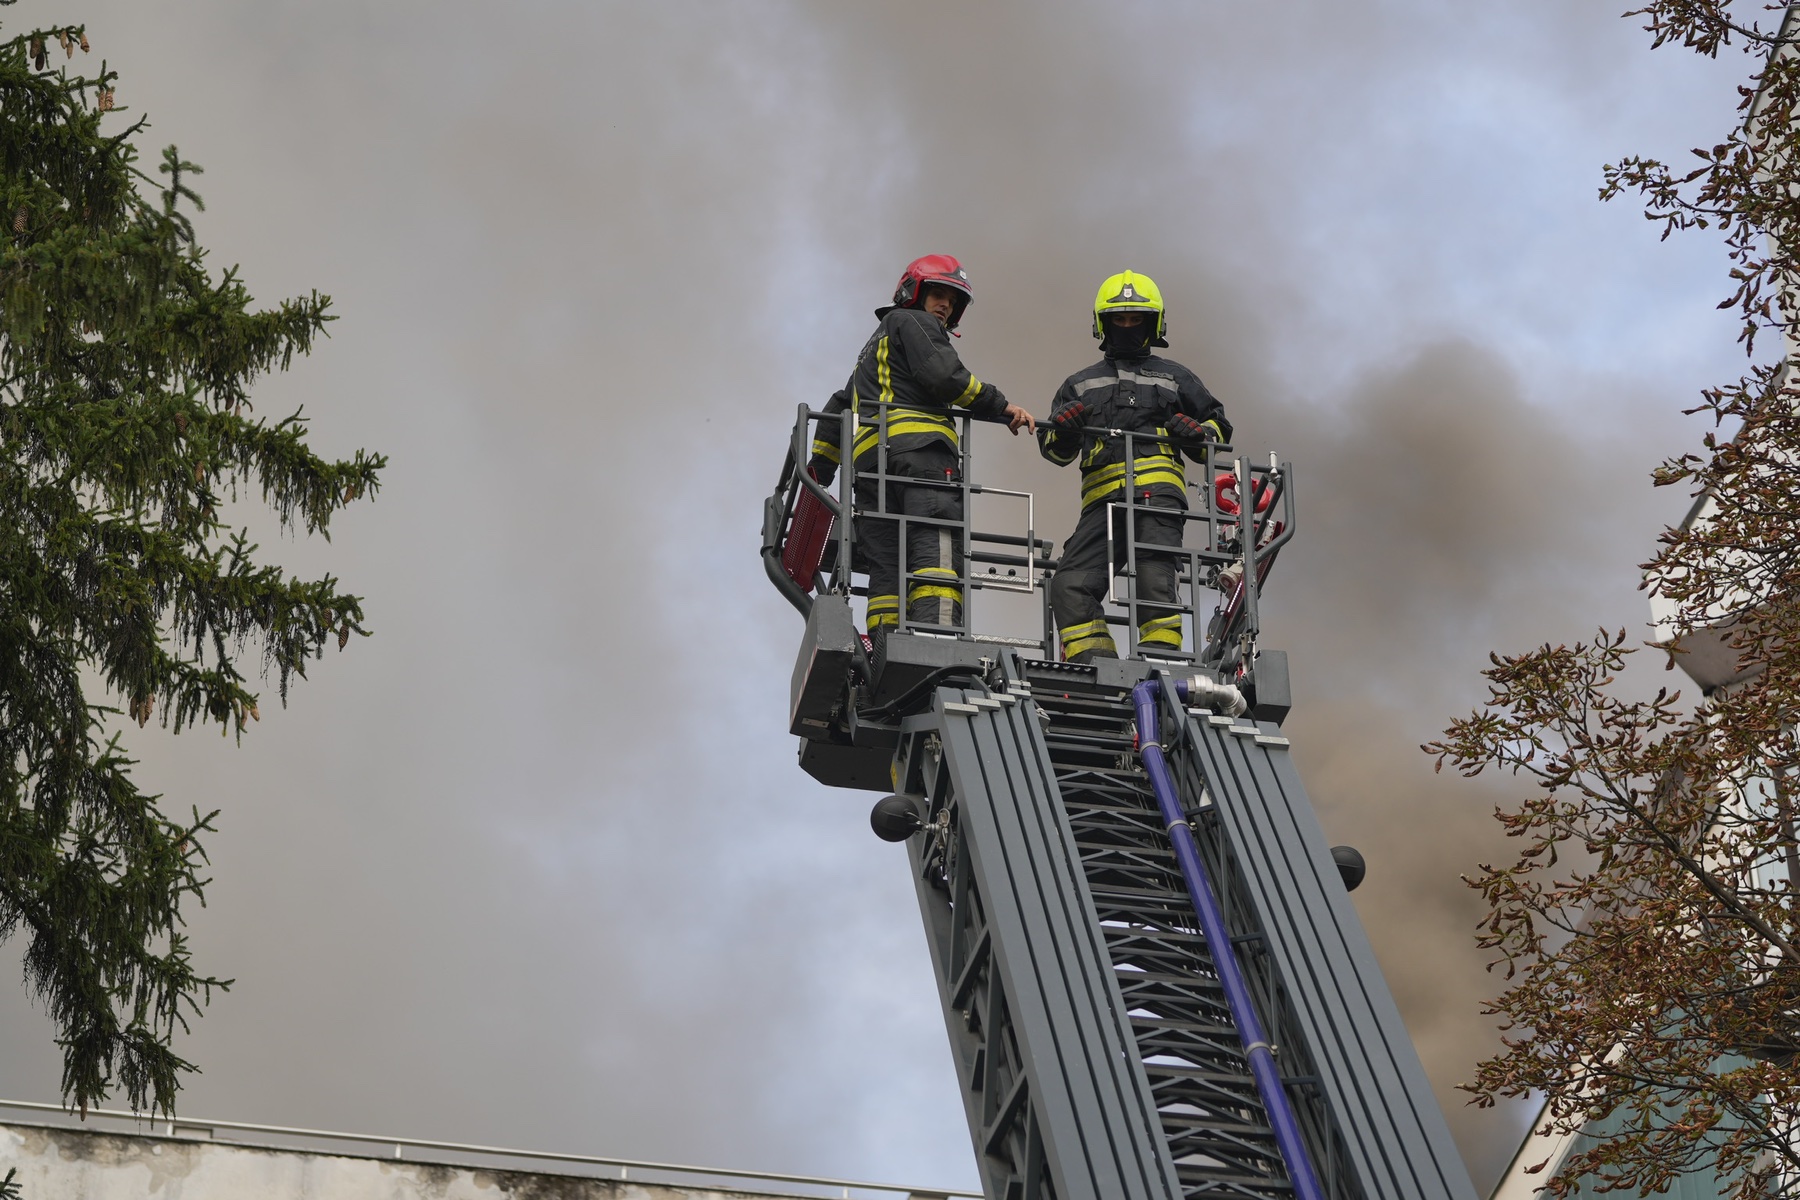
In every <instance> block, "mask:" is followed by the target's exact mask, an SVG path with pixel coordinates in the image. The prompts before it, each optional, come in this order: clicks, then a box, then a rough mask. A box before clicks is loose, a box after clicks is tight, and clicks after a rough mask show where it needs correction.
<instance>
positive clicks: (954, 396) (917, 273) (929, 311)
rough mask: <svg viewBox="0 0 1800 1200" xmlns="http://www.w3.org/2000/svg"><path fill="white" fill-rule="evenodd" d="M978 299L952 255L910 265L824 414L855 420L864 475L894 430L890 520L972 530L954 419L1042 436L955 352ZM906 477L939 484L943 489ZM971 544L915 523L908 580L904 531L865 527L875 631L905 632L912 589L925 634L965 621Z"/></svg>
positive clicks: (825, 435)
mask: <svg viewBox="0 0 1800 1200" xmlns="http://www.w3.org/2000/svg"><path fill="white" fill-rule="evenodd" d="M972 298H973V293H972V292H971V291H970V288H969V276H968V273H967V272H966V271H964V270H963V267H962V264H961V263H959V262H957V261H956V259H954V258H952V257H951V256H950V255H948V254H928V255H926V256H925V257H923V258H920V259H915V260H914V261H913V262H911V263H909V264H908V265H907V268H906V271H905V273H904V274H902V275H901V276H900V284H899V286H898V287H896V288H895V289H894V302H893V304H891V305H888V306H887V307H884V308H878V309H876V310H875V316H876V317H877V318H879V320H880V324H879V325H877V326H876V327H875V332H874V333H872V334H870V335H869V340H868V341H867V342H865V343H864V344H863V348H862V352H861V353H860V354H858V355H857V358H856V369H855V370H854V371H852V372H851V373H850V380H849V382H848V383H846V384H845V385H844V389H843V390H842V391H840V392H838V393H837V394H836V395H834V396H832V398H831V401H830V403H829V404H827V405H826V406H825V408H826V411H827V412H829V413H842V412H843V411H844V410H845V409H846V408H852V407H853V408H854V409H855V411H856V425H855V430H856V434H855V439H856V444H855V446H854V447H853V448H852V452H851V457H852V460H853V461H854V462H855V469H856V470H857V471H858V472H859V473H861V472H872V471H874V470H876V468H877V466H878V464H879V461H880V453H881V450H880V448H881V434H882V430H883V427H884V425H885V428H886V432H887V474H888V476H889V479H890V482H889V483H888V489H887V496H886V497H885V499H886V506H885V511H887V512H889V513H903V514H905V515H906V516H909V517H925V518H935V519H938V520H943V521H961V520H962V515H963V503H962V496H963V493H962V489H961V488H960V487H945V486H941V485H943V484H958V483H960V482H961V480H962V471H961V467H960V461H961V460H960V457H959V454H958V449H957V438H956V424H955V421H954V416H955V414H956V411H957V410H958V409H962V410H965V411H967V412H968V413H969V414H970V415H971V416H973V417H975V418H976V419H978V420H983V421H1004V422H1006V424H1007V425H1008V426H1010V427H1011V429H1012V432H1013V433H1014V434H1015V435H1016V434H1017V433H1018V432H1019V430H1020V429H1029V430H1031V431H1032V432H1034V433H1035V432H1036V430H1037V423H1036V421H1035V420H1034V419H1033V418H1032V416H1031V414H1030V413H1028V412H1026V411H1025V410H1024V409H1022V408H1020V407H1019V406H1018V405H1016V404H1009V403H1008V402H1007V400H1006V397H1005V396H1004V395H1002V394H1001V392H1000V389H999V388H997V387H995V386H994V385H993V384H991V383H983V382H982V381H981V380H979V379H977V378H975V376H973V375H971V374H970V373H969V370H968V368H967V367H965V366H963V364H962V360H961V359H960V358H959V357H957V353H956V347H955V346H953V345H951V342H950V331H951V330H953V329H955V328H956V326H957V323H958V322H959V321H961V320H962V315H963V311H964V310H965V309H967V308H968V306H969V301H970V300H971V299H972ZM838 430H839V426H838V423H837V422H835V421H825V422H821V423H820V425H819V427H818V436H817V437H816V438H815V440H814V441H813V445H812V451H813V454H812V460H811V463H810V464H809V466H810V468H811V470H812V472H813V474H814V476H815V477H816V478H817V479H818V480H819V481H820V482H821V483H829V482H831V479H832V476H833V475H834V474H835V472H836V470H837V467H838V464H839V463H840V462H842V461H843V448H842V447H841V446H839V445H838V437H839V432H838ZM896 478H898V479H899V480H906V479H916V480H929V481H931V482H933V483H937V484H939V485H940V486H937V487H932V486H928V485H927V484H924V483H911V484H909V483H905V482H896V481H895V480H896ZM878 499H880V497H879V496H878V494H877V488H876V484H875V481H874V480H869V479H860V478H859V479H858V480H857V481H856V487H855V503H856V508H857V509H858V511H859V514H860V513H865V512H868V511H869V510H873V509H875V508H876V507H877V503H876V502H877V500H878ZM962 555H963V547H962V538H961V535H960V533H957V532H954V531H952V530H951V529H949V528H947V527H945V526H942V525H934V524H928V523H926V522H925V521H919V522H913V521H908V522H907V536H906V560H905V565H906V573H907V578H906V579H905V580H902V578H901V573H900V567H901V558H900V523H899V522H898V521H896V520H891V519H884V518H881V517H876V516H865V515H859V516H858V517H857V520H856V562H855V563H854V566H855V568H856V569H857V570H859V571H864V572H867V574H868V576H869V610H868V623H869V633H870V635H871V637H872V638H874V639H876V640H877V641H878V642H880V641H883V640H885V635H886V632H887V631H888V630H889V629H892V628H893V627H894V626H895V625H897V624H899V620H900V592H901V586H902V583H904V584H905V590H906V619H907V621H908V622H913V621H917V622H920V623H922V624H926V625H948V626H959V625H961V624H962V601H963V590H962V582H961V581H962V573H963V559H962Z"/></svg>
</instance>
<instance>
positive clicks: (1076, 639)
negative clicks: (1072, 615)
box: [1056, 619, 1119, 658]
mask: <svg viewBox="0 0 1800 1200" xmlns="http://www.w3.org/2000/svg"><path fill="white" fill-rule="evenodd" d="M1056 636H1057V637H1058V638H1060V639H1061V640H1062V647H1063V656H1064V657H1065V658H1074V657H1075V656H1076V655H1077V654H1080V653H1082V652H1083V651H1086V650H1110V651H1112V652H1113V653H1114V654H1117V653H1118V652H1119V647H1118V646H1117V645H1116V644H1115V643H1114V642H1113V639H1112V634H1111V633H1109V632H1107V629H1106V621H1105V620H1104V619H1101V620H1098V621H1083V622H1082V623H1081V624H1079V625H1066V626H1064V627H1063V628H1061V629H1058V630H1057V631H1056Z"/></svg>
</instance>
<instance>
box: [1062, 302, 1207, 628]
mask: <svg viewBox="0 0 1800 1200" xmlns="http://www.w3.org/2000/svg"><path fill="white" fill-rule="evenodd" d="M1167 331H1168V322H1167V319H1166V316H1165V314H1164V312H1163V301H1162V293H1161V291H1159V290H1158V289H1157V286H1156V283H1155V281H1153V280H1152V279H1150V278H1149V277H1148V276H1146V275H1139V274H1137V273H1136V272H1133V271H1123V272H1121V273H1119V274H1117V275H1114V276H1111V277H1110V278H1108V279H1107V280H1106V282H1105V283H1102V284H1101V285H1100V291H1099V293H1098V294H1097V295H1096V296H1095V297H1094V336H1095V337H1096V338H1099V339H1100V349H1101V351H1102V352H1103V353H1104V354H1105V357H1104V358H1103V359H1101V360H1100V361H1099V362H1097V363H1095V364H1094V365H1093V366H1091V367H1088V368H1087V369H1085V370H1082V371H1077V372H1076V373H1075V374H1073V375H1071V376H1069V377H1068V378H1067V379H1066V380H1064V381H1063V385H1062V387H1061V388H1060V389H1058V391H1057V393H1056V400H1055V402H1054V404H1053V405H1052V407H1051V411H1050V416H1049V417H1048V418H1046V419H1045V420H1044V422H1043V428H1042V429H1040V430H1039V432H1038V449H1039V451H1040V452H1041V453H1042V454H1043V456H1044V457H1045V458H1047V459H1049V460H1050V461H1051V462H1053V463H1055V464H1056V465H1057V466H1067V465H1069V464H1070V463H1072V462H1074V461H1075V460H1076V459H1080V460H1081V519H1080V520H1079V521H1077V522H1076V524H1075V532H1074V533H1073V534H1071V535H1070V537H1069V541H1068V544H1067V545H1066V546H1065V547H1064V548H1063V554H1062V560H1061V562H1060V564H1059V565H1058V567H1057V569H1056V575H1055V576H1054V577H1053V578H1052V579H1051V580H1050V607H1051V610H1052V612H1053V613H1054V614H1055V617H1056V632H1057V636H1058V638H1059V639H1060V640H1061V642H1062V647H1063V656H1064V657H1065V658H1067V659H1068V660H1069V661H1070V662H1078V663H1081V662H1091V661H1093V660H1094V659H1097V658H1117V657H1119V648H1118V646H1117V645H1116V644H1115V643H1114V642H1113V639H1112V634H1111V633H1109V632H1108V631H1107V627H1106V619H1105V615H1104V610H1103V609H1102V608H1101V597H1103V596H1104V595H1105V594H1106V591H1107V588H1108V585H1109V582H1110V580H1111V579H1112V577H1113V576H1114V575H1115V574H1117V573H1119V572H1120V571H1123V570H1124V569H1125V566H1126V564H1125V563H1124V562H1123V561H1120V559H1122V557H1123V552H1122V551H1121V552H1120V554H1119V556H1118V557H1117V558H1115V560H1114V561H1111V562H1109V561H1107V558H1108V554H1107V542H1108V538H1107V534H1108V531H1109V528H1110V531H1111V534H1112V541H1113V542H1114V543H1115V544H1117V545H1119V546H1121V547H1122V546H1123V545H1124V542H1125V514H1124V512H1123V511H1122V510H1117V511H1115V510H1114V509H1113V508H1112V506H1113V505H1114V504H1115V503H1117V502H1119V501H1122V500H1123V499H1124V498H1125V495H1124V493H1125V485H1126V462H1125V455H1126V448H1125V447H1126V443H1125V439H1124V438H1123V437H1120V436H1118V433H1117V432H1113V431H1127V430H1128V431H1130V432H1132V433H1135V434H1140V435H1142V436H1139V437H1136V438H1133V439H1132V443H1131V444H1132V459H1133V461H1132V463H1131V467H1132V470H1131V479H1132V485H1133V489H1134V491H1135V492H1136V496H1135V499H1136V501H1137V503H1138V504H1140V505H1146V506H1148V508H1149V509H1151V510H1157V509H1163V510H1167V511H1168V513H1169V515H1167V516H1164V515H1161V514H1160V513H1158V512H1156V511H1149V512H1142V511H1140V513H1139V516H1138V519H1137V525H1138V528H1137V539H1138V543H1139V547H1140V548H1139V552H1138V563H1137V579H1136V583H1135V586H1136V589H1137V591H1136V595H1137V598H1138V600H1139V602H1140V607H1139V608H1138V617H1139V620H1140V624H1139V625H1138V631H1137V633H1138V646H1139V647H1140V649H1141V650H1142V651H1143V652H1146V653H1150V654H1154V653H1156V652H1157V651H1158V650H1171V651H1177V652H1179V651H1180V650H1181V614H1180V613H1179V612H1173V611H1169V610H1166V609H1157V608H1155V607H1151V608H1144V607H1142V606H1141V605H1142V602H1143V601H1146V600H1148V601H1151V602H1152V603H1153V604H1154V602H1156V601H1165V602H1166V601H1173V600H1174V599H1175V598H1176V591H1177V583H1176V578H1177V574H1178V563H1177V560H1176V558H1175V557H1174V556H1173V555H1169V554H1157V553H1154V552H1145V551H1144V550H1143V549H1142V547H1143V546H1144V545H1145V544H1150V545H1164V546H1179V545H1180V544H1181V534H1182V524H1183V520H1182V517H1181V516H1180V513H1181V512H1183V511H1185V510H1186V508H1187V477H1186V474H1185V472H1184V470H1183V467H1182V463H1181V455H1182V453H1183V452H1185V453H1186V454H1187V455H1188V456H1189V457H1190V458H1192V459H1194V461H1196V462H1203V461H1204V460H1205V454H1206V451H1205V447H1206V445H1207V443H1209V442H1226V441H1229V440H1230V439H1231V422H1230V421H1228V420H1226V419H1225V409H1224V407H1223V406H1222V405H1220V403H1219V402H1218V400H1216V399H1215V398H1214V397H1213V394H1212V393H1211V392H1209V391H1207V390H1206V385H1205V384H1203V383H1201V382H1200V378H1199V376H1197V375H1195V374H1194V373H1193V372H1192V371H1190V370H1188V369H1187V368H1186V367H1184V366H1182V365H1181V364H1180V363H1177V362H1172V361H1170V360H1169V359H1166V358H1162V357H1159V356H1158V355H1156V354H1153V353H1152V352H1151V351H1152V350H1153V349H1154V348H1156V347H1162V346H1167V345H1168V344H1169V343H1168V341H1167V340H1166V339H1165V337H1164V335H1165V334H1166V333H1167ZM1095 427H1097V428H1099V429H1102V430H1107V431H1109V432H1091V431H1090V430H1091V429H1093V428H1095Z"/></svg>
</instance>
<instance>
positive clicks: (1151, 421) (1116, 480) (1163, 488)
mask: <svg viewBox="0 0 1800 1200" xmlns="http://www.w3.org/2000/svg"><path fill="white" fill-rule="evenodd" d="M1077 403H1080V404H1085V405H1086V406H1087V412H1086V414H1084V415H1083V417H1082V424H1083V425H1090V426H1093V425H1097V426H1102V427H1104V428H1106V429H1117V430H1127V431H1130V432H1131V433H1134V434H1137V435H1139V436H1137V437H1134V438H1132V439H1131V444H1132V459H1133V461H1132V463H1131V468H1132V469H1131V476H1132V483H1133V484H1134V486H1135V487H1136V488H1137V489H1139V490H1141V491H1145V492H1149V493H1152V494H1157V495H1173V496H1176V497H1178V498H1179V499H1180V500H1181V502H1182V504H1183V505H1184V506H1185V505H1186V503H1187V474H1186V472H1185V470H1184V469H1183V467H1182V464H1181V453H1180V452H1179V451H1178V449H1177V447H1176V446H1175V445H1174V444H1173V443H1172V442H1168V441H1162V440H1159V439H1162V438H1167V437H1168V436H1169V428H1168V423H1169V418H1171V417H1173V416H1174V415H1175V414H1176V413H1186V414H1187V415H1188V416H1190V417H1192V418H1194V420H1196V421H1198V422H1200V423H1201V424H1202V425H1210V426H1212V428H1213V429H1214V431H1216V432H1217V434H1218V435H1219V440H1220V441H1221V442H1229V441H1230V440H1231V422H1230V421H1229V420H1227V419H1226V417H1225V407H1224V405H1222V404H1220V403H1219V401H1218V399H1217V398H1216V397H1215V396H1214V395H1213V394H1212V393H1211V392H1209V391H1207V390H1206V385H1205V384H1204V383H1201V382H1200V377H1199V376H1198V375H1196V374H1194V373H1193V372H1192V371H1190V370H1188V369H1187V368H1186V367H1184V366H1182V365H1181V364H1180V363H1178V362H1173V361H1171V360H1169V359H1166V358H1162V357H1159V356H1157V355H1154V354H1151V355H1146V356H1145V357H1143V358H1130V359H1111V358H1108V359H1102V360H1101V361H1099V362H1097V363H1095V364H1094V365H1093V366H1091V367H1088V368H1086V369H1085V370H1081V371H1077V372H1075V374H1073V375H1071V376H1069V377H1068V378H1067V379H1065V380H1064V381H1063V385H1062V387H1060V388H1058V389H1057V392H1056V399H1055V401H1054V402H1053V403H1052V405H1051V409H1050V416H1051V418H1052V419H1054V418H1055V416H1056V414H1057V413H1059V412H1062V411H1063V410H1064V409H1066V408H1068V407H1069V406H1070V405H1072V404H1077ZM1038 452H1039V453H1041V454H1042V455H1043V456H1044V457H1045V458H1047V459H1049V460H1050V461H1051V462H1053V463H1055V464H1056V465H1057V466H1068V465H1069V464H1070V463H1072V462H1074V461H1075V460H1076V459H1078V458H1079V459H1080V460H1081V506H1082V507H1083V508H1086V507H1087V506H1088V505H1090V504H1098V503H1101V502H1102V501H1105V500H1106V499H1108V498H1109V497H1111V496H1113V495H1115V494H1116V493H1118V492H1121V491H1123V490H1124V488H1125V479H1126V464H1125V438H1123V437H1121V436H1118V435H1117V434H1098V433H1063V432H1061V431H1060V430H1058V429H1057V428H1056V427H1055V426H1053V425H1051V424H1050V423H1049V422H1048V421H1042V422H1039V425H1038ZM1186 453H1187V455H1188V457H1189V458H1192V459H1193V460H1194V461H1196V462H1199V461H1202V454H1201V451H1200V449H1199V448H1198V447H1194V448H1192V449H1188V450H1187V451H1186Z"/></svg>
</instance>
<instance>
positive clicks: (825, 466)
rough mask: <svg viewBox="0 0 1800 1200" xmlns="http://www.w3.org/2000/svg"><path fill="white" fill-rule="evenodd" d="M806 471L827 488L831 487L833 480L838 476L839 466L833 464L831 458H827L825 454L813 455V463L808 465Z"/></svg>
mask: <svg viewBox="0 0 1800 1200" xmlns="http://www.w3.org/2000/svg"><path fill="white" fill-rule="evenodd" d="M806 469H807V471H808V472H809V473H810V474H811V475H812V477H813V478H814V479H816V480H818V481H819V483H820V484H822V485H823V486H825V487H830V486H831V481H832V479H833V478H835V477H836V475H837V464H836V463H834V462H832V461H831V460H830V459H829V458H826V457H825V456H824V455H823V454H815V455H813V456H812V461H810V462H808V463H807V464H806Z"/></svg>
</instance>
